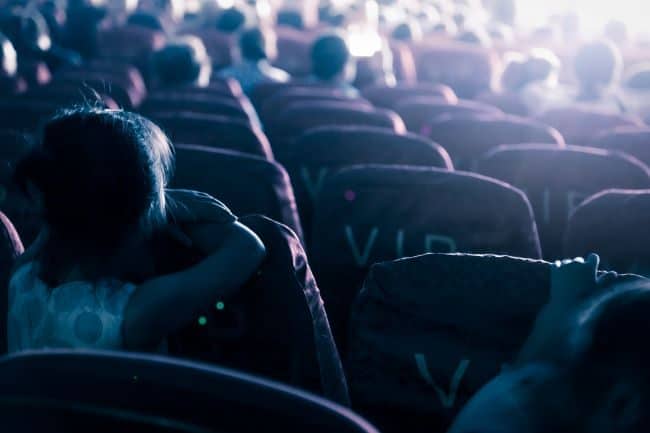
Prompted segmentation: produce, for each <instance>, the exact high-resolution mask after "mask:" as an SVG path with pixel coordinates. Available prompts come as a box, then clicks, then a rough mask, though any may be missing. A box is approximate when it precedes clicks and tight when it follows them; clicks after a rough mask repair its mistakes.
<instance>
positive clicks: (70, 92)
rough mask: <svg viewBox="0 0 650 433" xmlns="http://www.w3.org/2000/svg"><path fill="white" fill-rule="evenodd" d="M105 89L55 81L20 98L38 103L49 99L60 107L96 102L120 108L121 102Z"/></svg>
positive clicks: (48, 101)
mask: <svg viewBox="0 0 650 433" xmlns="http://www.w3.org/2000/svg"><path fill="white" fill-rule="evenodd" d="M103 90H104V89H103V88H99V89H95V88H91V87H89V86H87V85H85V84H75V83H72V82H61V81H53V82H51V83H50V84H48V85H46V86H41V87H36V88H34V89H30V90H28V91H27V92H25V93H23V94H21V95H19V96H18V99H20V100H22V101H27V102H29V103H36V104H39V103H42V101H47V103H48V104H51V105H55V106H57V107H59V108H68V107H72V106H77V105H87V104H96V103H101V104H103V105H104V106H105V107H106V108H110V109H118V108H120V106H119V104H118V103H117V102H116V101H115V100H114V99H113V98H112V97H111V96H109V95H108V94H107V93H104V92H103Z"/></svg>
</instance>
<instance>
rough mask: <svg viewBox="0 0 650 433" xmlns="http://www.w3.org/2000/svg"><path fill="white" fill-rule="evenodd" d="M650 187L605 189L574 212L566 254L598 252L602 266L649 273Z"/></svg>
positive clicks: (565, 248)
mask: <svg viewBox="0 0 650 433" xmlns="http://www.w3.org/2000/svg"><path fill="white" fill-rule="evenodd" d="M649 218H650V190H648V189H645V190H618V189H612V190H606V191H602V192H600V193H598V194H596V195H593V196H591V197H589V198H588V199H587V200H585V201H584V202H583V203H582V204H581V205H580V206H578V208H577V209H576V210H575V211H574V212H573V213H572V214H571V218H570V219H569V225H568V227H567V232H566V237H565V239H564V255H565V256H567V257H574V256H578V255H585V254H588V253H590V252H596V253H598V255H599V256H600V260H601V266H603V267H605V268H607V269H612V270H615V271H618V272H629V273H634V274H639V275H643V276H646V277H650V258H648V245H649V243H650V231H649V230H647V228H646V226H647V221H648V219H649Z"/></svg>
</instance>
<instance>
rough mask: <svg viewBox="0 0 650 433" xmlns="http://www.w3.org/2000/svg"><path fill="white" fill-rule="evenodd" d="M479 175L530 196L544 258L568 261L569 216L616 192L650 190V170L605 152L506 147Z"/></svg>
mask: <svg viewBox="0 0 650 433" xmlns="http://www.w3.org/2000/svg"><path fill="white" fill-rule="evenodd" d="M478 172H479V173H481V174H484V175H486V176H490V177H493V178H495V179H501V180H503V181H504V182H508V183H509V184H511V185H513V186H515V187H517V188H519V189H521V190H522V191H524V192H525V193H526V194H527V195H528V197H529V199H530V202H531V204H532V205H533V209H534V210H535V217H536V220H537V227H538V228H539V234H540V240H541V242H542V251H543V253H544V258H546V259H548V260H556V259H560V258H563V256H564V255H563V251H562V239H563V237H564V234H565V231H566V227H567V223H568V220H569V215H570V214H571V213H572V212H573V211H574V210H575V208H577V207H578V205H579V204H580V203H581V202H582V201H583V200H584V199H586V198H587V197H589V196H590V195H592V194H595V193H597V192H599V191H602V190H604V189H610V188H631V189H636V188H650V170H649V169H648V167H646V166H645V165H644V164H643V163H642V162H640V161H639V160H637V159H635V158H633V157H631V156H629V155H625V154H622V153H617V152H608V151H606V150H602V149H595V148H589V147H587V148H585V147H578V146H568V147H566V148H564V149H559V148H557V147H555V146H553V145H537V144H522V145H507V146H500V147H498V148H496V149H494V150H492V151H491V152H489V153H488V154H487V155H485V156H484V157H483V158H482V159H481V160H480V161H479V164H478Z"/></svg>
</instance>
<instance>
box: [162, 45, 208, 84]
mask: <svg viewBox="0 0 650 433" xmlns="http://www.w3.org/2000/svg"><path fill="white" fill-rule="evenodd" d="M151 64H152V74H153V80H154V83H155V86H156V87H162V88H177V87H184V86H197V87H206V86H207V85H208V84H209V83H210V75H211V73H212V66H211V61H210V57H208V54H207V52H206V50H205V46H204V45H203V42H202V41H201V39H199V38H197V37H194V36H182V37H178V38H175V39H173V40H171V41H169V42H168V43H167V45H165V47H163V48H162V49H161V50H159V51H157V52H155V53H154V54H153V56H152V61H151Z"/></svg>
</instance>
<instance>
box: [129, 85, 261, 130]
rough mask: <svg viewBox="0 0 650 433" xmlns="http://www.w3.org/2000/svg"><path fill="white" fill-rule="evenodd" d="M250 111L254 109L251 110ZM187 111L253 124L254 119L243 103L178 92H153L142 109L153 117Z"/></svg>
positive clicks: (145, 113) (226, 98)
mask: <svg viewBox="0 0 650 433" xmlns="http://www.w3.org/2000/svg"><path fill="white" fill-rule="evenodd" d="M249 109H252V107H251V108H249ZM179 111H187V112H192V113H203V114H211V115H216V116H227V117H232V118H233V119H241V120H245V121H249V122H252V121H253V117H251V115H250V114H249V112H248V110H247V107H244V106H243V105H242V101H240V100H236V99H233V98H230V97H219V96H205V95H192V94H188V93H179V92H176V91H171V92H166V91H157V92H151V93H150V94H149V96H148V97H147V99H146V100H145V101H144V103H143V104H142V106H141V107H140V112H141V113H143V114H144V115H148V116H152V115H154V114H155V113H169V112H179Z"/></svg>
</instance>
